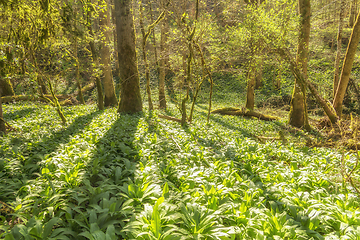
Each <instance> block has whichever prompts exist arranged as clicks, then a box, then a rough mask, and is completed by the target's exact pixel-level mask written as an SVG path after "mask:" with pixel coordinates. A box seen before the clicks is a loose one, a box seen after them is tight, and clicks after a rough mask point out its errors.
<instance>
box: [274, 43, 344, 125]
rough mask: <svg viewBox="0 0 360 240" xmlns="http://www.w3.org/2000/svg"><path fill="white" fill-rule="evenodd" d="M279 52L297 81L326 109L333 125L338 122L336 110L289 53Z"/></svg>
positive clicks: (280, 50)
mask: <svg viewBox="0 0 360 240" xmlns="http://www.w3.org/2000/svg"><path fill="white" fill-rule="evenodd" d="M277 52H278V53H279V54H280V56H281V57H282V58H283V59H284V60H286V61H287V62H288V63H289V64H290V70H291V72H292V73H293V74H294V76H295V79H296V81H297V82H299V83H300V84H302V85H303V86H307V87H308V88H309V90H310V92H311V93H312V95H313V96H314V97H315V98H316V101H317V102H318V103H319V104H320V106H321V107H322V108H323V109H324V112H325V113H326V115H327V116H328V118H329V120H330V121H331V123H333V124H334V123H336V122H337V120H338V117H337V115H336V112H335V109H334V108H333V107H332V106H331V104H329V103H328V102H326V101H325V100H324V99H323V98H322V97H321V95H320V94H319V93H318V91H317V90H316V88H315V86H314V85H313V84H312V83H311V82H310V81H309V80H307V79H306V78H305V76H304V74H303V73H302V72H301V71H300V70H299V69H300V68H299V66H297V63H296V62H295V61H294V60H293V58H292V57H291V56H290V54H289V52H287V51H285V50H283V49H277Z"/></svg>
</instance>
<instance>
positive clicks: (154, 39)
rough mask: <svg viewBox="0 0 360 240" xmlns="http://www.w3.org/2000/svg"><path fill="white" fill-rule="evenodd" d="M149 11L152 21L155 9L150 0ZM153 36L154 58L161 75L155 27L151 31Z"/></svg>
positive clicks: (152, 20)
mask: <svg viewBox="0 0 360 240" xmlns="http://www.w3.org/2000/svg"><path fill="white" fill-rule="evenodd" d="M148 4H149V11H150V20H151V22H154V21H155V20H154V14H153V9H152V4H151V2H150V1H149V3H148ZM151 37H152V44H153V49H154V58H155V65H156V73H157V74H158V75H160V69H159V68H160V66H159V58H158V52H157V46H156V45H157V44H156V36H155V29H154V31H152V32H151Z"/></svg>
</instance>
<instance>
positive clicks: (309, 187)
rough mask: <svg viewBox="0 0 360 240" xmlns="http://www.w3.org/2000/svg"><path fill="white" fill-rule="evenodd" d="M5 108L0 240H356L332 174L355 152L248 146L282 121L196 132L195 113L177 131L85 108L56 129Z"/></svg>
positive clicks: (353, 219)
mask: <svg viewBox="0 0 360 240" xmlns="http://www.w3.org/2000/svg"><path fill="white" fill-rule="evenodd" d="M4 112H5V114H4V118H5V119H6V120H7V121H8V122H9V123H10V124H11V125H12V126H13V127H14V128H16V129H17V132H10V133H9V134H8V135H7V136H4V137H2V138H0V170H1V171H0V201H1V202H0V225H1V226H0V238H1V239H19V240H20V239H80V240H81V239H94V240H95V239H96V240H100V239H104V240H107V239H164V240H165V239H360V238H359V236H360V205H359V204H360V200H359V196H357V195H356V193H355V191H354V189H353V188H351V187H350V186H348V185H347V184H346V183H345V182H343V178H342V176H341V171H342V172H344V171H345V172H350V171H351V170H352V169H353V168H354V166H355V162H356V158H355V156H353V155H351V154H348V153H338V152H334V151H332V150H328V149H321V148H312V149H310V148H307V147H304V146H302V145H298V144H296V141H295V142H294V143H291V142H290V143H281V142H278V141H267V143H265V144H262V143H259V142H258V141H257V139H256V138H254V136H259V135H262V136H274V135H276V134H277V133H278V131H279V129H281V126H282V125H283V123H282V122H273V123H271V122H262V121H258V120H251V119H244V118H240V117H233V116H216V115H214V116H211V118H210V123H209V124H206V107H202V106H198V107H197V110H196V114H195V117H194V119H195V120H194V122H193V123H192V124H191V125H189V126H187V127H181V126H180V125H179V124H178V123H175V122H168V121H165V120H163V119H161V120H160V119H158V118H157V117H156V114H155V113H143V114H136V115H133V116H129V115H119V114H117V113H116V111H115V109H107V110H105V111H103V112H100V111H97V110H96V108H95V106H75V107H67V108H64V112H65V115H66V116H67V118H68V119H69V123H68V125H66V126H62V125H60V124H59V120H58V117H57V115H56V112H55V110H54V109H53V108H51V107H47V106H44V105H35V104H22V105H20V104H12V105H5V106H4ZM167 114H169V115H176V114H177V110H176V109H169V110H168V112H167ZM299 137H301V136H299ZM292 140H296V136H295V137H293V138H292ZM341 163H344V164H341ZM341 165H343V166H344V167H343V168H341V167H340V166H341ZM353 179H354V180H356V179H357V180H358V179H359V170H358V169H354V171H353Z"/></svg>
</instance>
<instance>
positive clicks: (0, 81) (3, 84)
mask: <svg viewBox="0 0 360 240" xmlns="http://www.w3.org/2000/svg"><path fill="white" fill-rule="evenodd" d="M0 89H2V96H14V95H15V92H14V89H13V87H12V84H11V82H10V79H8V78H3V77H2V76H0Z"/></svg>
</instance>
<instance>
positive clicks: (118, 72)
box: [111, 0, 120, 77]
mask: <svg viewBox="0 0 360 240" xmlns="http://www.w3.org/2000/svg"><path fill="white" fill-rule="evenodd" d="M111 3H112V5H113V6H114V0H111ZM111 20H112V23H113V24H114V25H115V23H116V18H115V6H114V7H112V8H111ZM113 37H114V60H115V75H116V77H119V76H120V70H119V60H118V49H117V48H118V45H117V37H116V28H115V27H114V28H113Z"/></svg>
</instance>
